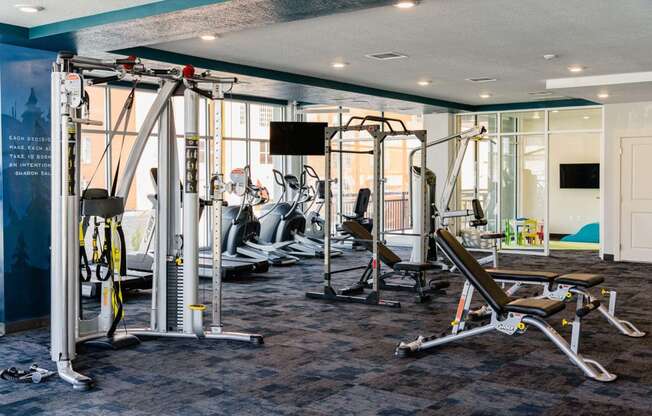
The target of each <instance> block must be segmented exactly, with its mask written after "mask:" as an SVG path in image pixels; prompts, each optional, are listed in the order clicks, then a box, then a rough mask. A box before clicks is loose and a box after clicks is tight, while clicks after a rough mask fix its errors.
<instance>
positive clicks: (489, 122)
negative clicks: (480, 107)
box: [478, 114, 498, 133]
mask: <svg viewBox="0 0 652 416" xmlns="http://www.w3.org/2000/svg"><path fill="white" fill-rule="evenodd" d="M478 125H479V126H484V128H485V129H487V133H496V132H497V131H498V116H497V115H496V114H478Z"/></svg>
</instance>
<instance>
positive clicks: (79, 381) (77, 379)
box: [57, 360, 93, 391]
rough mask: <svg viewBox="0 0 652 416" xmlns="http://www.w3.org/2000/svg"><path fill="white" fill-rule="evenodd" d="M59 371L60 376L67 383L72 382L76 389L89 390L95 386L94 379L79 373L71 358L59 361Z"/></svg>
mask: <svg viewBox="0 0 652 416" xmlns="http://www.w3.org/2000/svg"><path fill="white" fill-rule="evenodd" d="M57 372H58V373H59V377H61V379H62V380H63V381H65V382H67V383H70V384H72V388H73V389H75V390H82V391H83V390H88V389H90V388H91V387H93V379H91V378H90V377H86V376H85V375H82V374H79V373H78V372H76V371H75V370H73V368H72V363H71V362H70V361H69V360H65V361H57Z"/></svg>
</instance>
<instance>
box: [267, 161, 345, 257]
mask: <svg viewBox="0 0 652 416" xmlns="http://www.w3.org/2000/svg"><path fill="white" fill-rule="evenodd" d="M273 172H274V180H275V181H276V183H277V184H278V185H279V186H281V188H282V189H283V191H282V194H281V197H280V198H279V199H278V200H277V201H276V203H275V204H273V205H272V206H271V207H267V208H266V209H265V211H264V213H263V215H261V219H262V218H264V220H263V221H262V222H261V231H260V240H261V241H262V242H264V243H266V244H279V243H284V242H285V243H289V245H288V246H287V247H286V248H284V249H283V250H284V251H287V252H289V253H290V254H292V255H296V256H306V257H323V256H324V246H323V243H322V242H321V241H319V240H317V239H312V238H310V237H307V236H305V235H304V232H305V230H306V216H305V215H304V213H303V211H301V206H302V205H304V204H306V203H308V202H310V201H312V200H313V198H314V197H313V195H311V192H310V188H309V187H307V186H305V184H304V181H305V174H304V173H302V174H301V178H302V179H301V181H300V180H299V179H298V178H297V177H296V176H294V175H285V176H284V175H283V174H282V173H281V172H279V171H278V170H274V171H273ZM288 191H292V192H293V193H294V196H293V198H292V199H291V202H288V194H289V192H288ZM341 254H342V252H341V251H339V250H331V257H335V256H339V255H341Z"/></svg>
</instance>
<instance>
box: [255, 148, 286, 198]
mask: <svg viewBox="0 0 652 416" xmlns="http://www.w3.org/2000/svg"><path fill="white" fill-rule="evenodd" d="M249 149H250V151H251V165H250V166H251V180H252V182H253V183H254V184H257V185H262V186H264V187H266V188H267V190H268V191H269V196H270V199H272V200H274V199H276V198H277V197H279V196H280V195H275V192H274V191H275V188H276V187H275V186H274V183H275V182H274V173H273V169H274V165H273V164H272V157H271V156H270V155H269V142H261V141H256V140H252V141H251V142H249Z"/></svg>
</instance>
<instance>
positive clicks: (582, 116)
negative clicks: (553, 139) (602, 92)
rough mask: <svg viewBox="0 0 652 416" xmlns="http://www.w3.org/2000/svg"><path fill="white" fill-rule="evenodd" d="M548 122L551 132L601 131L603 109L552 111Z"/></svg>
mask: <svg viewBox="0 0 652 416" xmlns="http://www.w3.org/2000/svg"><path fill="white" fill-rule="evenodd" d="M548 120H549V124H550V130H600V129H602V109H600V108H585V109H579V110H552V111H550V114H549V116H548Z"/></svg>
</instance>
